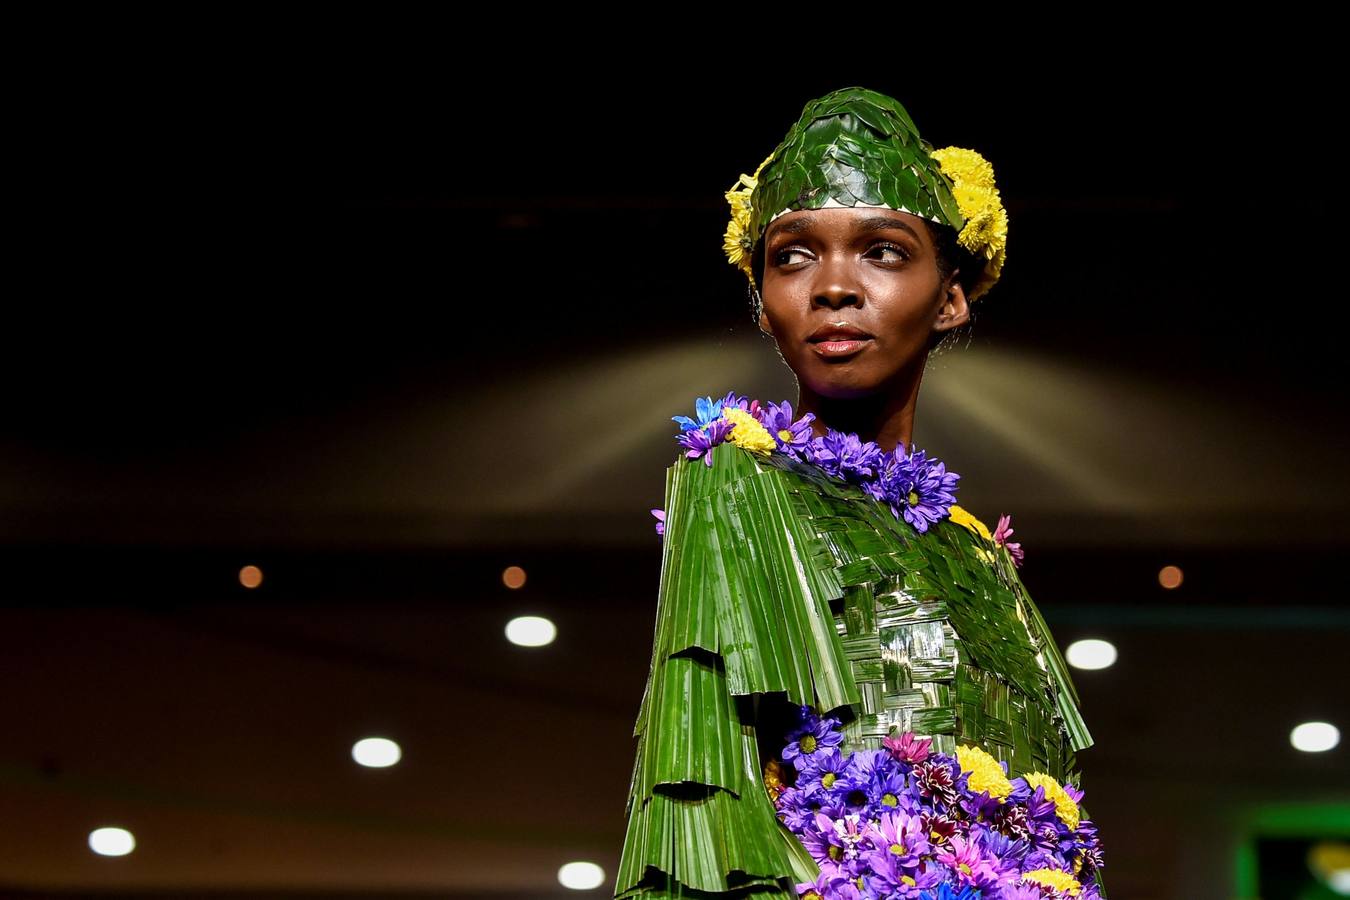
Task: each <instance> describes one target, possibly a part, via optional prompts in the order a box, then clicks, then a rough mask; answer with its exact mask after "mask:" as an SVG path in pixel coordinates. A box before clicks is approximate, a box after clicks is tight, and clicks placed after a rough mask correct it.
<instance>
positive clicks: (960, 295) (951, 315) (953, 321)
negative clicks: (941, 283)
mask: <svg viewBox="0 0 1350 900" xmlns="http://www.w3.org/2000/svg"><path fill="white" fill-rule="evenodd" d="M960 272H961V270H960V269H957V270H956V271H954V272H952V276H951V279H950V282H949V283H948V285H947V296H946V297H945V298H943V301H942V308H941V309H940V310H938V316H937V321H935V322H934V323H933V330H934V331H950V330H951V329H953V328H956V327H958V326H961V325H964V324H966V322H968V321H970V304H969V303H968V302H967V301H966V289H965V288H963V287H962V286H961V282H960V281H959V280H958V279H957V275H959V274H960Z"/></svg>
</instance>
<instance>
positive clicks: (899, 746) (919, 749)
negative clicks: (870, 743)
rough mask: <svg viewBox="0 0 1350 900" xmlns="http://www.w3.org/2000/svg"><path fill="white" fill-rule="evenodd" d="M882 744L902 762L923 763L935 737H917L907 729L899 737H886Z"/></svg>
mask: <svg viewBox="0 0 1350 900" xmlns="http://www.w3.org/2000/svg"><path fill="white" fill-rule="evenodd" d="M881 744H882V746H883V747H885V748H886V749H887V750H889V751H890V752H891V756H892V757H894V758H895V759H896V760H898V761H900V762H911V763H921V762H923V761H924V760H925V759H927V758H928V750H929V748H930V747H931V746H932V745H933V739H932V738H921V739H916V738H915V737H914V732H912V731H906V732H905V733H904V734H902V735H900V737H898V738H897V737H888V738H886V739H885V740H884V741H882V742H881Z"/></svg>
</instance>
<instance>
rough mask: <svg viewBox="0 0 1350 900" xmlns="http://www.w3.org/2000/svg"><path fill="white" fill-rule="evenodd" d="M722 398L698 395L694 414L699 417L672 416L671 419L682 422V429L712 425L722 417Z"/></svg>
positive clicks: (695, 400) (688, 429) (691, 429)
mask: <svg viewBox="0 0 1350 900" xmlns="http://www.w3.org/2000/svg"><path fill="white" fill-rule="evenodd" d="M722 404H723V401H722V400H714V399H713V398H711V397H697V398H695V399H694V415H695V416H697V417H698V418H697V419H691V418H689V417H688V416H671V417H670V418H671V420H672V421H675V422H679V423H680V431H693V430H694V429H696V428H704V427H706V426H708V425H711V424H712V423H713V422H715V421H717V420H718V419H720V418H721V417H722Z"/></svg>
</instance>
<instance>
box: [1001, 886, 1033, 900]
mask: <svg viewBox="0 0 1350 900" xmlns="http://www.w3.org/2000/svg"><path fill="white" fill-rule="evenodd" d="M991 896H992V897H993V898H994V900H1041V898H1042V897H1044V896H1045V895H1044V894H1042V893H1041V889H1040V888H1039V887H1037V886H1036V885H1034V884H1005V885H1001V886H1000V887H999V890H998V893H996V894H992V895H991Z"/></svg>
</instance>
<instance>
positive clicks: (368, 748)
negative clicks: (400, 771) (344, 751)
mask: <svg viewBox="0 0 1350 900" xmlns="http://www.w3.org/2000/svg"><path fill="white" fill-rule="evenodd" d="M402 758H403V751H402V750H401V749H400V748H399V746H398V744H396V743H394V742H393V741H391V740H389V739H388V738H378V737H370V738H362V739H361V740H359V741H357V742H356V743H355V744H352V759H354V760H356V761H357V762H359V763H360V764H361V765H363V766H369V767H370V768H372V769H383V768H385V767H386V766H392V765H393V764H394V763H396V762H398V761H399V760H400V759H402Z"/></svg>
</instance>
